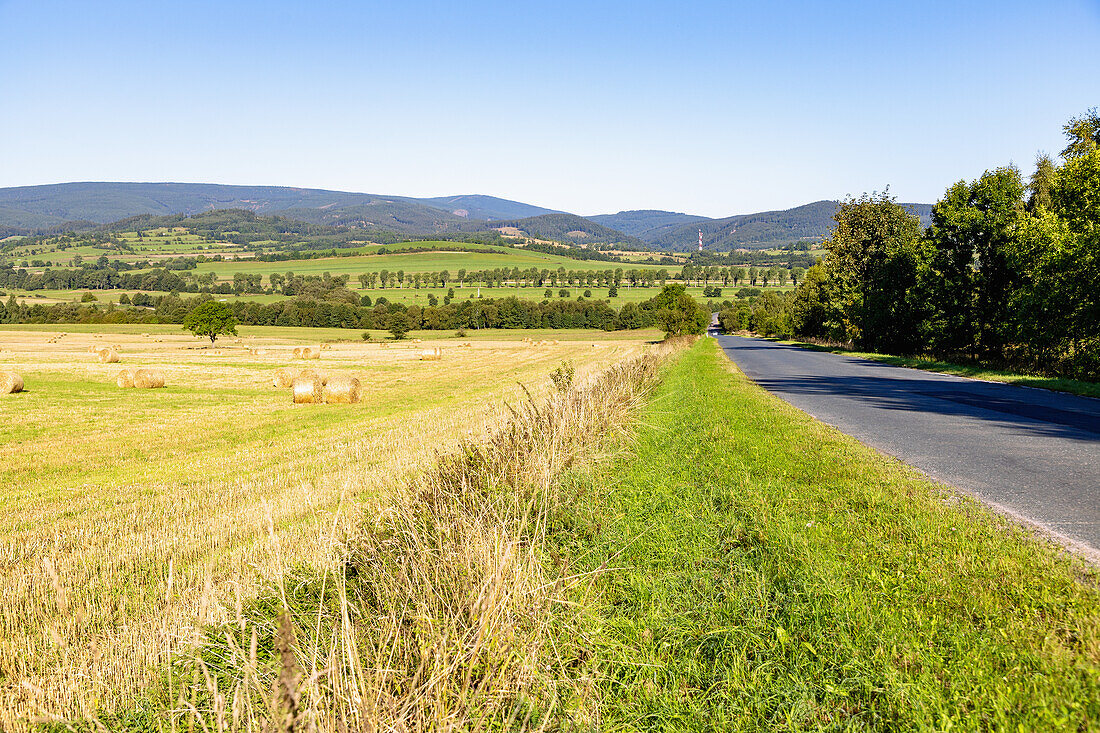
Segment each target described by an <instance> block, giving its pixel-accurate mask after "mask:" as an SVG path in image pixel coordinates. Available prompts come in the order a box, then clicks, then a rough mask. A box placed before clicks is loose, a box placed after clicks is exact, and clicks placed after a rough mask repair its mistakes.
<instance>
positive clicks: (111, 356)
mask: <svg viewBox="0 0 1100 733" xmlns="http://www.w3.org/2000/svg"><path fill="white" fill-rule="evenodd" d="M96 355H97V356H98V357H99V363H100V364H117V363H118V362H119V361H120V359H119V358H118V352H117V351H115V350H114V349H100V350H99V351H97V352H96Z"/></svg>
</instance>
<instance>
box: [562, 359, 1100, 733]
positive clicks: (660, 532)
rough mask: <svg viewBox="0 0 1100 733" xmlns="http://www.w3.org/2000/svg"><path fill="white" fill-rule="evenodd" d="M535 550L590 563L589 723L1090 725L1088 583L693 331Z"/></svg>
mask: <svg viewBox="0 0 1100 733" xmlns="http://www.w3.org/2000/svg"><path fill="white" fill-rule="evenodd" d="M641 422H642V426H641V427H640V428H639V429H638V431H637V433H636V436H635V439H634V441H633V442H632V444H631V445H629V446H628V447H627V450H626V452H625V453H624V454H623V455H622V456H621V457H620V458H618V459H616V460H615V461H614V462H613V463H611V464H609V465H607V466H605V467H604V468H602V469H600V470H598V471H594V472H580V473H577V474H575V475H574V476H573V477H572V482H573V483H572V488H571V491H572V496H573V497H574V498H573V500H572V501H567V502H566V506H567V507H568V511H566V512H564V513H563V514H562V515H561V516H559V518H558V521H557V524H556V526H555V527H553V528H552V531H551V547H552V548H553V549H552V551H551V552H552V554H553V556H555V557H556V558H557V562H558V563H559V564H560V565H561V566H562V567H564V568H566V569H565V570H563V571H562V572H563V574H567V575H577V574H580V573H585V572H592V571H595V570H597V569H600V568H605V569H606V572H603V573H602V574H601V575H600V576H599V580H598V581H596V585H595V589H594V595H593V596H592V599H593V601H594V602H593V603H592V605H591V607H590V608H589V611H588V614H589V615H588V617H587V619H586V621H585V623H584V627H585V628H586V635H585V639H584V643H585V644H586V646H587V647H588V648H589V649H591V650H592V654H593V657H592V659H591V660H589V663H588V668H587V670H586V673H587V674H590V675H592V677H593V678H594V679H595V680H596V681H597V682H596V684H597V686H598V693H597V698H598V699H599V700H600V704H599V720H598V727H600V728H602V729H603V730H616V731H620V730H621V731H635V730H647V731H651V730H652V731H658V730H660V731H663V730H700V731H702V730H839V729H845V730H949V729H951V730H1090V729H1096V728H1098V727H1100V592H1098V590H1097V580H1098V576H1097V574H1096V572H1095V571H1092V570H1087V569H1085V568H1084V567H1083V566H1081V565H1080V564H1079V563H1078V562H1077V561H1075V560H1073V559H1071V558H1069V557H1067V556H1066V555H1065V554H1063V553H1062V552H1060V551H1059V550H1056V549H1054V548H1052V547H1051V546H1049V545H1047V544H1045V543H1044V542H1042V541H1040V540H1037V539H1034V538H1033V537H1031V536H1029V535H1028V534H1027V533H1026V532H1024V531H1022V530H1021V529H1019V528H1016V527H1015V526H1013V525H1011V524H1009V523H1008V522H1007V521H1006V520H1004V519H1002V518H1000V517H998V516H996V515H994V514H992V513H991V512H990V511H988V510H987V509H986V508H984V507H982V506H981V505H979V504H976V503H975V502H973V501H970V500H966V499H960V498H958V497H957V496H955V495H954V494H952V493H951V492H949V491H948V490H946V489H944V488H942V487H940V486H937V485H935V484H933V483H932V482H930V481H929V480H927V479H925V478H923V477H922V476H921V475H919V474H917V473H916V472H915V471H912V470H910V469H908V468H907V467H905V466H903V465H902V464H900V463H898V462H896V461H894V460H893V459H889V458H886V457H884V456H882V455H880V454H877V453H875V452H874V451H872V450H871V449H869V448H867V447H865V446H863V445H861V444H860V443H858V442H857V441H855V440H854V439H851V438H848V437H846V436H844V435H842V434H840V433H838V432H837V431H835V430H833V429H832V428H829V427H827V426H824V425H822V424H820V423H818V422H816V421H814V420H813V419H812V418H810V417H808V416H807V415H805V414H804V413H802V412H800V411H798V410H796V409H795V408H793V407H791V406H789V405H787V404H786V403H784V402H782V401H781V400H779V399H778V398H775V397H773V396H771V395H769V394H768V393H766V392H764V391H763V390H762V389H760V388H759V387H757V386H756V385H754V384H752V383H751V382H750V381H749V380H747V379H746V378H744V377H743V376H742V375H741V374H740V373H739V372H737V370H736V369H735V368H734V367H732V366H731V365H730V364H729V362H728V361H726V360H725V358H724V357H723V356H722V355H721V352H720V351H719V349H718V348H717V347H716V345H715V342H714V341H713V340H705V341H703V342H701V343H700V344H699V345H698V346H697V347H695V348H694V349H693V350H692V351H691V352H689V353H688V354H687V355H686V356H685V357H684V358H683V359H681V360H680V361H679V362H678V363H676V364H675V365H674V366H673V367H671V368H670V369H668V371H667V373H666V374H665V375H664V381H663V384H662V386H661V387H660V388H659V390H658V391H657V392H656V394H655V397H654V398H653V400H652V402H651V403H650V405H649V406H648V408H646V410H645V411H644V413H643V417H642V421H641Z"/></svg>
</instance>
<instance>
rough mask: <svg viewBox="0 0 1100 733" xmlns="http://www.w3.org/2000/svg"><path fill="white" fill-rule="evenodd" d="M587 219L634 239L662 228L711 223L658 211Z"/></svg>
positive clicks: (633, 212) (689, 215)
mask: <svg viewBox="0 0 1100 733" xmlns="http://www.w3.org/2000/svg"><path fill="white" fill-rule="evenodd" d="M587 218H588V219H591V220H592V221H594V222H596V223H598V224H603V225H604V226H605V227H611V228H612V229H617V230H619V231H620V232H623V233H624V234H629V235H631V236H634V237H641V236H642V235H643V234H644V233H645V232H648V231H651V230H653V229H659V228H662V227H675V226H680V225H683V224H694V223H695V222H700V221H710V219H709V218H708V217H705V216H694V215H692V214H680V213H677V212H675V211H660V210H657V209H637V210H635V211H620V212H619V213H618V214H597V215H596V216H589V217H587Z"/></svg>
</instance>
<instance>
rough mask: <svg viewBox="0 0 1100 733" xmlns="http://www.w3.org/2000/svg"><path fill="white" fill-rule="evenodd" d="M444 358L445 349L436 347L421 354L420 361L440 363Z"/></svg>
mask: <svg viewBox="0 0 1100 733" xmlns="http://www.w3.org/2000/svg"><path fill="white" fill-rule="evenodd" d="M442 358H443V349H441V348H439V347H438V346H434V347H432V348H430V349H424V350H423V351H421V352H420V361H439V360H440V359H442Z"/></svg>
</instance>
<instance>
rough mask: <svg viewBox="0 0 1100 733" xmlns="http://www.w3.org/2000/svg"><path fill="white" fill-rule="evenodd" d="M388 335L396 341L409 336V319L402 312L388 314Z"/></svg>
mask: <svg viewBox="0 0 1100 733" xmlns="http://www.w3.org/2000/svg"><path fill="white" fill-rule="evenodd" d="M390 334H391V335H393V338H394V339H395V340H396V341H400V340H401V339H403V338H405V337H406V336H407V335H408V334H409V317H408V316H407V315H405V314H404V313H403V312H401V311H398V312H396V313H391V314H390Z"/></svg>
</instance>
